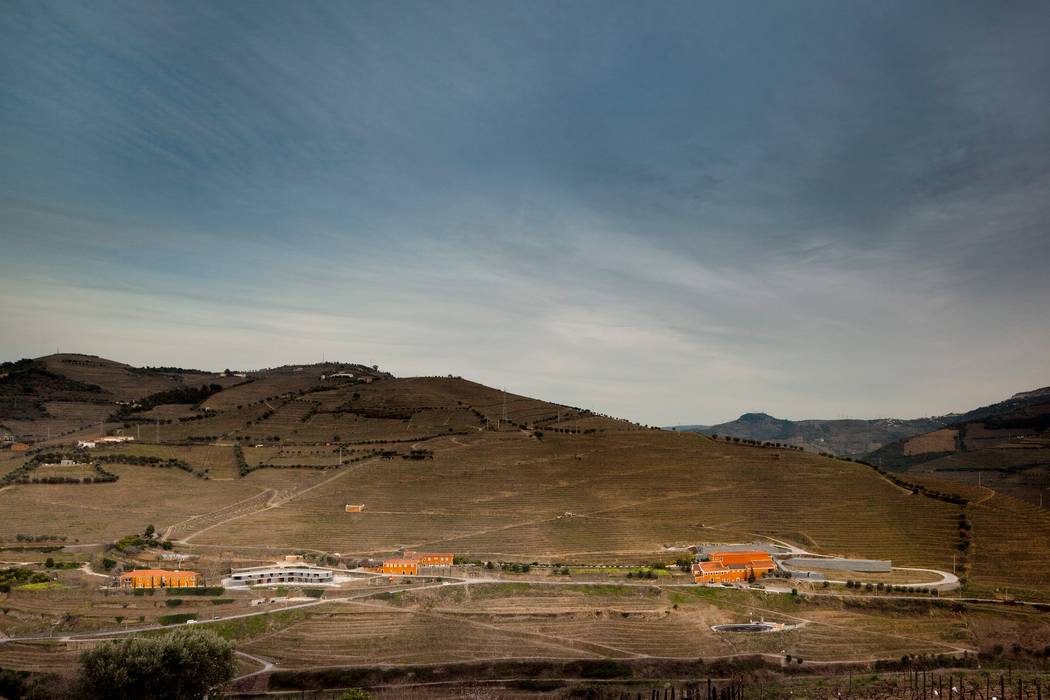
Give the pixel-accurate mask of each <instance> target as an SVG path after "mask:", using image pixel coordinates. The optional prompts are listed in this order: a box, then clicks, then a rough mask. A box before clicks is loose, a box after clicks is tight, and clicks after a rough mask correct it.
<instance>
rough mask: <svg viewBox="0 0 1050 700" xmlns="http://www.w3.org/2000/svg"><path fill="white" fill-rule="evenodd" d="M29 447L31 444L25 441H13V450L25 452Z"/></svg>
mask: <svg viewBox="0 0 1050 700" xmlns="http://www.w3.org/2000/svg"><path fill="white" fill-rule="evenodd" d="M28 449H29V445H27V444H25V443H24V442H13V443H11V450H12V451H13V452H25V451H26V450H28Z"/></svg>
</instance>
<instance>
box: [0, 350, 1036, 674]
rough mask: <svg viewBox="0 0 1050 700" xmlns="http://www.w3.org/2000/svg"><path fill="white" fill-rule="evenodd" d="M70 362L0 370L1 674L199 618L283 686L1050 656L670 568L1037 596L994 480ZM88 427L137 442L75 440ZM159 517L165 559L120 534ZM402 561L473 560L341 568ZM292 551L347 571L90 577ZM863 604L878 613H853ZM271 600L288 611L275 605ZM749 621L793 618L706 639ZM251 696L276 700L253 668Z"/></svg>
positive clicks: (376, 397) (77, 359) (823, 593)
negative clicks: (720, 546)
mask: <svg viewBox="0 0 1050 700" xmlns="http://www.w3.org/2000/svg"><path fill="white" fill-rule="evenodd" d="M67 357H68V358H69V360H71V361H69V360H64V361H63V360H56V359H54V358H43V359H41V360H39V361H28V362H23V363H18V366H17V367H16V366H15V365H5V366H4V377H0V387H4V391H5V392H6V394H4V395H5V396H7V397H9V400H10V404H11V405H12V406H14V407H15V408H19V407H22V406H24V405H25V404H27V403H28V402H31V401H35V400H39V401H40V403H41V404H42V405H43V406H44V407H45V413H44V414H43V415H41V414H39V413H35V414H33V415H23V416H22V417H20V418H19V419H18V420H17V421H11V422H13V423H15V424H16V425H18V426H22V427H23V428H25V429H24V430H23V432H21V433H20V436H28V435H32V436H35V437H34V438H28V437H27V439H30V440H31V442H32V444H31V445H30V447H29V449H28V450H27V451H21V452H16V451H14V450H0V479H2V482H0V522H3V523H4V528H3V534H0V549H2V550H3V551H4V554H5V555H6V556H7V557H8V561H11V562H18V564H19V566H21V567H23V568H24V570H25V571H28V572H29V573H30V574H36V575H38V576H43V577H44V580H41V581H39V582H37V583H30V584H27V585H25V586H16V587H13V588H11V589H10V590H9V591H6V592H0V602H2V603H3V607H4V609H5V614H4V615H3V616H0V666H3V667H4V668H13V669H26V670H34V671H40V670H52V671H56V672H59V673H63V672H68V671H69V669H71V668H73V667H74V665H75V659H76V655H77V654H78V653H79V651H80V649H79V647H78V644H82V643H83V641H82V640H80V639H77V638H74V637H66V635H76V634H90V633H95V632H105V633H107V634H113V633H121V632H122V630H121V626H122V625H123V626H124V627H125V628H126V627H127V623H128V622H129V621H130V622H131V628H132V629H131V633H134V631H135V630H136V629H139V630H142V629H147V628H149V626H151V625H155V624H160V625H164V624H169V623H172V621H173V620H174V621H176V622H181V621H184V620H185V619H193V618H192V616H197V617H196V619H198V620H199V621H200V622H201V625H202V627H208V628H214V629H217V630H222V631H223V632H224V633H225V634H227V635H228V636H229V637H230V638H232V639H233V640H234V641H235V643H236V645H237V648H238V650H239V651H242V652H244V653H247V654H251V655H259V656H260V657H262V658H266V659H272V660H273V661H274V662H277V663H279V664H280V667H281V668H282V669H286V670H285V671H284V673H294V672H295V671H296V670H303V669H312V668H313V667H315V666H317V665H323V666H337V667H358V666H367V665H369V664H380V663H389V664H395V665H396V664H406V663H413V664H423V665H424V666H423V667H426V665H427V664H443V663H461V662H467V663H470V662H479V661H483V662H485V663H489V662H491V661H493V660H496V659H500V658H508V659H510V658H518V657H521V656H523V655H525V656H533V655H535V656H537V657H540V658H543V659H547V661H544V662H542V663H544V664H547V663H554V661H551V660H552V659H553V660H557V659H562V658H569V659H579V658H586V659H592V660H602V659H608V658H622V657H625V656H626V657H627V658H634V657H636V656H637V658H638V659H643V658H644V659H651V658H653V657H660V656H661V655H666V656H667V657H669V658H675V657H683V656H685V657H690V658H696V657H701V656H710V655H727V656H732V655H734V654H748V653H753V652H755V651H763V650H765V651H766V652H769V651H772V652H774V653H791V654H792V655H795V656H798V655H804V656H805V658H806V659H808V660H813V661H818V660H827V661H832V662H840V661H841V660H843V659H859V660H863V662H865V663H866V662H868V661H869V660H870V659H872V658H884V659H899V658H900V657H901V656H902V655H904V654H930V653H941V652H945V651H948V652H955V651H958V650H960V649H984V650H990V649H994V648H995V645H997V644H1002V643H1003V640H1004V639H1018V638H1019V639H1021V640H1022V641H1023V643H1024V646H1023V648H1024V649H1040V650H1041V649H1042V648H1043V646H1045V644H1047V643H1050V626H1047V625H1045V624H1044V623H1043V622H1040V621H1038V620H1034V619H1028V618H1027V617H1026V618H1024V619H1023V620H1022V621H1021V622H1020V623H1017V624H1018V625H1020V624H1024V625H1025V630H1026V631H1025V632H1024V634H1023V636H1021V637H1018V636H1017V634H1018V633H1017V629H1015V627H1014V626H1013V624H1014V623H1012V622H1010V621H1009V620H1005V619H1003V618H1000V617H999V616H998V615H988V614H984V613H982V615H984V616H983V617H979V616H978V614H977V612H972V613H971V612H966V613H959V612H956V611H955V610H949V609H943V610H941V609H935V608H933V607H930V606H929V605H927V601H926V600H923V598H922V596H926V595H932V594H927V593H921V592H920V593H919V594H918V595H919V596H920V597H919V599H918V600H915V599H914V595H916V594H915V593H914V592H912V593H911V596H912V598H908V597H905V596H904V595H903V594H902V593H900V592H898V594H897V595H901V596H902V600H901V602H902V603H903V606H902V607H895V604H894V603H893V600H894V599H893V598H892V597H889V598H886V597H884V596H885V591H879V590H878V589H874V588H873V589H872V591H871V592H870V593H869V592H861V591H860V590H859V588H853V589H847V588H845V587H844V585H843V584H842V583H841V582H840V583H837V584H831V585H830V586H821V585H819V584H818V583H816V582H813V583H810V582H807V581H805V580H792V581H791V582H790V584H788V583H787V582H780V583H779V584H778V582H777V581H775V580H774V581H772V582H770V583H769V585H770V586H771V587H772V586H777V585H779V586H781V587H782V588H781V589H780V590H781V593H782V595H777V594H774V593H769V592H766V591H764V590H750V591H744V590H738V589H731V588H723V587H718V588H704V587H700V586H696V585H695V584H694V582H693V579H692V577H691V576H689V575H688V574H687V573H685V572H684V571H681V570H679V569H677V568H676V567H672V568H670V569H669V568H666V567H668V566H669V565H671V564H673V563H674V562H676V561H679V560H681V559H687V560H688V559H690V558H691V557H692V556H693V550H692V548H694V547H696V546H697V545H700V544H704V543H741V542H752V541H755V540H762V541H764V542H765V543H766V544H767V545H769V544H776V545H779V546H784V547H786V546H795V547H801V548H804V549H805V550H808V551H810V552H813V553H816V554H826V555H841V556H851V557H857V558H862V559H889V560H892V562H893V565H894V566H895V567H917V568H918V569H919V570H918V571H916V570H908V569H899V568H898V569H895V570H894V571H892V572H889V573H887V574H885V576H889V577H890V578H889V579H888V581H891V582H894V581H901V580H914V581H916V584H915V585H920V586H921V585H922V583H924V582H932V581H938V580H942V573H941V572H944V573H943V576H944V577H947V576H948V575H949V573H948V572H952V571H953V570H954V571H956V572H957V573H958V574H959V575H960V577H961V578H962V579H963V582H964V585H965V593H966V594H968V595H969V594H972V595H975V596H997V595H1000V593H999V591H1001V590H1004V589H1007V588H1008V589H1009V590H1010V592H1011V594H1013V595H1015V596H1023V597H1025V598H1028V599H1035V600H1048V599H1050V581H1048V580H1047V578H1046V576H1045V575H1044V570H1043V566H1042V559H1043V558H1044V556H1045V552H1046V551H1048V550H1050V512H1048V511H1046V510H1041V509H1039V508H1037V507H1034V506H1031V505H1029V504H1026V503H1023V502H1021V501H1018V500H1017V499H1016V498H1013V497H1011V496H1010V495H1009V494H1005V493H999V492H997V491H996V490H993V489H991V488H988V486H987V485H982V486H977V485H970V484H965V483H959V482H952V481H948V480H946V479H944V478H943V474H942V473H940V472H938V473H937V474H909V475H907V477H908V479H907V480H903V481H902V480H899V479H897V480H896V481H895V480H894V479H893V478H888V477H887V475H885V474H883V473H880V472H879V471H877V470H876V469H873V468H872V467H870V466H868V465H865V464H862V463H859V462H855V461H849V460H847V459H836V458H831V457H828V456H823V455H819V454H814V453H812V452H805V451H801V450H796V449H784V448H778V447H760V446H755V445H748V444H742V443H738V442H732V441H726V440H721V439H720V440H712V439H710V438H708V437H706V436H703V435H698V434H690V433H684V432H672V431H666V430H656V429H649V428H644V427H642V426H639V425H637V424H635V423H632V422H630V421H627V420H622V419H616V418H611V417H608V416H602V415H598V414H596V413H594V412H592V411H589V410H586V409H582V408H574V407H569V406H562V405H558V404H554V403H550V402H546V401H542V400H540V399H535V398H531V397H527V396H520V395H515V394H509V393H505V392H503V391H500V390H497V389H493V388H491V387H487V386H484V385H482V384H478V383H476V382H472V381H469V380H466V379H463V378H460V377H451V376H443V377H408V378H398V377H394V376H392V375H391V374H389V373H385V372H381V371H379V370H378V369H377V368H374V367H366V366H362V365H356V364H342V363H340V364H336V363H328V364H324V365H304V366H284V367H279V368H273V369H266V370H259V371H255V372H225V371H224V372H217V373H212V372H202V371H187V370H179V369H176V368H152V369H140V368H134V367H129V366H127V365H120V364H119V363H111V362H109V361H106V360H102V359H100V358H90V359H85V358H83V356H67ZM34 397H36V398H34ZM57 404H62V405H68V406H71V407H80V408H81V409H82V410H85V411H86V410H87V408H89V407H90V408H92V409H94V410H97V411H99V412H101V413H103V414H105V415H104V417H103V419H102V424H101V425H99V423H98V422H89V423H87V424H81V425H80V427H79V428H78V429H71V432H69V434H66V435H58V434H57V431H58V430H59V428H60V427H63V426H67V427H68V426H74V427H75V424H74V423H72V422H71V421H70V419H69V418H68V416H67V417H65V418H62V417H57V416H56V415H54V411H55V408H54V407H55V405H57ZM70 410H72V409H70ZM85 416H86V413H85ZM62 421H66V422H65V423H63V422H62ZM100 431H104V432H106V433H108V434H111V435H117V434H120V435H124V436H129V437H133V438H134V439H133V440H130V441H127V442H124V443H119V444H103V443H99V444H97V445H96V447H95V448H92V449H87V450H77V449H76V448H75V445H76V441H77V440H78V439H86V438H91V437H96V436H98V434H99V432H100ZM49 432H50V433H51V437H50V438H47V437H46V435H47V434H48V433H49ZM41 435H43V436H44V437H39V436H41ZM60 458H61V459H70V461H72V462H73V463H72V464H62V463H56V462H59V459H60ZM348 504H358V505H363V510H361V511H356V510H355V511H353V512H348V511H347V508H346V506H347V505H348ZM149 526H152V527H153V528H155V531H156V532H157V533H159V534H160V536H161V538H162V539H163V540H164V546H163V547H159V545H161V542H160V541H154V543H153V544H152V546H150V545H149V543H148V541H144V540H143V539H142V538H141V537H137V536H135V533H143V532H144V531H152V530H150V529H149ZM129 536H130V538H129ZM127 542H130V543H131V544H124V543H127ZM27 543H31V544H27ZM406 549H413V550H417V551H431V552H452V553H454V554H455V555H456V556H457V557H459V560H458V561H460V562H464V561H465V562H468V563H466V564H461V565H458V566H456V567H454V568H455V570H456V573H455V574H454V575H453V576H452V577H451V580H448V579H446V580H443V581H441V582H436V583H435V582H433V581H429V582H428V581H427V580H426V579H425V577H421V578H420V579H411V580H405V579H404V578H398V577H393V576H389V577H388V576H386V575H383V576H379V575H377V574H373V573H371V570H369V569H360V568H357V567H358V566H359V565H361V564H362V563H369V562H373V561H376V560H381V559H385V558H388V557H392V556H397V555H398V553H399V552H401V551H403V550H406ZM288 555H299V556H304V557H305V558H306V559H307V560H308V561H310V562H312V563H315V564H325V565H328V566H332V567H334V568H335V570H336V572H337V573H339V574H340V582H339V583H336V584H333V586H334V587H332V588H326V589H324V590H321V589H313V590H311V591H307V590H306V589H305V588H301V587H298V586H289V587H287V589H285V590H284V591H282V588H285V587H283V586H282V587H280V588H277V589H276V590H275V589H274V588H272V587H270V588H259V589H254V588H253V589H244V590H234V589H231V588H226V589H225V590H224V591H223V590H220V591H219V593H216V594H215V595H214V596H213V597H205V596H195V595H194V596H188V595H187V596H185V597H181V596H182V594H179V595H180V597H179V598H174V597H169V596H167V595H165V596H162V597H153V596H148V595H145V596H139V595H131V594H129V593H121V592H119V591H114V590H112V589H107V588H102V587H100V586H103V585H104V584H105V583H106V582H107V581H108V580H110V579H109V577H108V576H106V575H105V574H101V573H99V572H100V571H103V570H104V571H106V572H108V573H109V574H110V575H112V574H114V573H117V572H119V571H120V569H121V567H123V568H124V569H125V570H126V569H131V568H154V567H158V566H167V564H165V561H170V560H165V559H163V557H165V556H176V557H182V558H184V559H180V560H179V561H180V566H183V565H182V564H181V562H182V561H185V562H186V563H185V565H184V568H192V570H193V571H198V572H200V573H202V575H203V576H204V577H205V579H206V581H208V582H209V585H214V584H216V583H217V582H219V581H221V579H222V577H224V576H226V575H228V574H229V573H230V570H231V569H233V568H240V567H248V566H259V565H266V564H272V563H273V562H274V561H275V560H283V559H284V558H285V557H286V556H288ZM48 558H51V559H53V563H54V562H59V564H60V565H62V566H66V567H68V568H60V569H56V568H54V567H52V566H49V565H48V564H47V559H48ZM84 564H88V565H89V567H91V568H81V567H82V565H84ZM348 569H353V572H351V571H348ZM643 569H645V570H646V573H647V577H646V578H645V580H644V582H642V581H639V578H641V572H642V570H643ZM931 570H933V571H931ZM872 575H873V576H874V575H875V574H872ZM898 577H902V578H898ZM880 581H881V579H880ZM876 582H878V581H876ZM870 585H871V586H874V585H875V583H872V584H870ZM880 585H883V584H881V583H880ZM783 586H787V587H783ZM796 587H797V588H798V590H799V591H801V592H802V593H803V595H799V596H795V595H793V594H791V591H792V589H794V588H796ZM220 594H221V595H220ZM810 594H812V595H810ZM840 595H841V596H842V598H841V599H840V598H839V596H840ZM864 595H871V596H875V597H878V598H879V603H878V605H877V606H876V605H872V606H871V607H870V608H869V607H868V605H867V604H865V603H863V602H860V603H858V601H855V600H854V597H856V596H864ZM274 596H277V597H281V596H291V597H292V599H293V600H298V601H301V602H300V603H299V604H296V605H295V606H294V607H293V608H292V609H289V608H285V607H284V606H282V605H274V604H273V601H268V600H267V599H268V598H271V597H274ZM172 608H177V611H176V612H175V613H173V612H172ZM756 610H760V611H761V612H760V613H759V614H760V615H761V616H763V617H765V618H766V619H770V618H771V617H772V619H780V620H783V621H785V622H791V621H792V620H794V621H798V620H799V619H802V618H801V617H800V616H804V621H805V623H806V624H805V626H804V627H802V628H800V629H798V630H794V631H791V632H785V633H783V634H782V635H779V636H771V637H769V638H768V640H769V641H768V642H767V641H766V639H767V638H766V637H764V636H763V635H755V636H754V639H753V640H748V639H745V638H743V637H742V638H741V639H740V640H739V641H737V640H730V639H728V638H727V637H725V636H723V635H721V634H716V633H714V632H713V631H712V630H711V627H710V625H711V624H713V623H726V622H735V621H741V620H745V619H747V616H751V615H753V614H754V613H755V611H756ZM778 611H780V612H778ZM781 613H783V614H784V615H785V616H784V617H779V615H780V614H781ZM962 614H965V615H968V616H970V617H967V618H966V619H963V618H961V617H960V615H962ZM1026 614H1028V613H1026ZM1030 614H1032V615H1034V614H1035V613H1034V612H1033V613H1030ZM187 615H188V616H191V617H190V618H187V617H185V616H187ZM136 620H137V622H135V621H136ZM434 623H439V624H434ZM971 623H972V624H971ZM1037 623H1038V624H1037ZM901 629H906V630H907V634H903V635H902V634H901V633H900V630H901ZM123 633H125V634H127V633H128V632H127V631H126V630H125V631H123ZM25 637H28V639H26V638H25ZM63 637H66V638H67V639H69V640H70V641H62V638H63ZM773 644H775V645H776V646H775V648H773V647H772V646H769V645H773ZM782 650H783V651H782ZM1026 653H1027V652H1026ZM245 658H246V659H247V658H255V657H245ZM245 664H246V666H245V671H244V672H245V673H249V672H250V671H251V670H252V669H254V668H255V667H254V666H253V665H252V663H250V662H248V661H247V660H246V661H245ZM413 668H417V667H415V666H413ZM253 680H254V678H247V679H246V682H248V681H253ZM259 681H260V683H261V689H265V688H266V684H265V674H264V675H260V676H259ZM337 685H339V684H337Z"/></svg>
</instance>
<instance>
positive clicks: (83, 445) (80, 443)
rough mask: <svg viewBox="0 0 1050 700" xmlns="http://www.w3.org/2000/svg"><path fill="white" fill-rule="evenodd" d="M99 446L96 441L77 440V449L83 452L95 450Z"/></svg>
mask: <svg viewBox="0 0 1050 700" xmlns="http://www.w3.org/2000/svg"><path fill="white" fill-rule="evenodd" d="M96 446H98V443H97V442H96V441H94V440H77V447H79V448H80V449H82V450H93V449H95V447H96Z"/></svg>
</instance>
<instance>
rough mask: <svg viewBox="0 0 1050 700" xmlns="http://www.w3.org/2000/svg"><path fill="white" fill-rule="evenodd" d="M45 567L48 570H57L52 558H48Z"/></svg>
mask: <svg viewBox="0 0 1050 700" xmlns="http://www.w3.org/2000/svg"><path fill="white" fill-rule="evenodd" d="M44 567H45V568H48V569H53V568H55V560H54V559H52V558H51V557H48V558H47V559H45V560H44Z"/></svg>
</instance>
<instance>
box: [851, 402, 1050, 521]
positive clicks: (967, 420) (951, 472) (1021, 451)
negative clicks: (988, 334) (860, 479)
mask: <svg viewBox="0 0 1050 700" xmlns="http://www.w3.org/2000/svg"><path fill="white" fill-rule="evenodd" d="M866 460H867V461H869V462H871V463H873V464H878V465H881V466H882V467H883V468H885V469H889V470H896V471H908V472H913V473H926V474H937V475H938V476H939V477H941V478H943V479H947V480H949V481H953V482H960V483H964V484H987V485H992V486H994V488H995V489H996V490H997V491H1000V492H1002V493H1004V494H1010V495H1012V496H1015V497H1017V498H1020V499H1023V500H1027V501H1029V502H1031V503H1035V504H1040V505H1041V504H1043V502H1044V500H1048V499H1045V498H1044V495H1043V494H1045V493H1046V489H1047V488H1048V487H1050V388H1043V389H1036V390H1034V391H1026V392H1021V393H1018V394H1014V395H1013V396H1011V397H1010V398H1009V399H1007V400H1005V401H1001V402H999V403H996V404H992V405H990V406H982V407H980V408H976V409H974V410H972V411H969V412H967V413H964V414H962V415H959V416H956V417H955V418H954V419H953V420H952V421H951V422H950V423H948V424H946V425H944V426H943V427H940V428H938V429H936V430H933V431H931V432H928V433H923V434H921V435H915V436H912V437H907V438H904V439H902V440H898V441H896V442H893V443H890V444H888V445H885V446H884V447H882V448H880V449H878V450H875V451H874V452H872V453H871V454H870V455H868V456H867V457H866Z"/></svg>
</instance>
